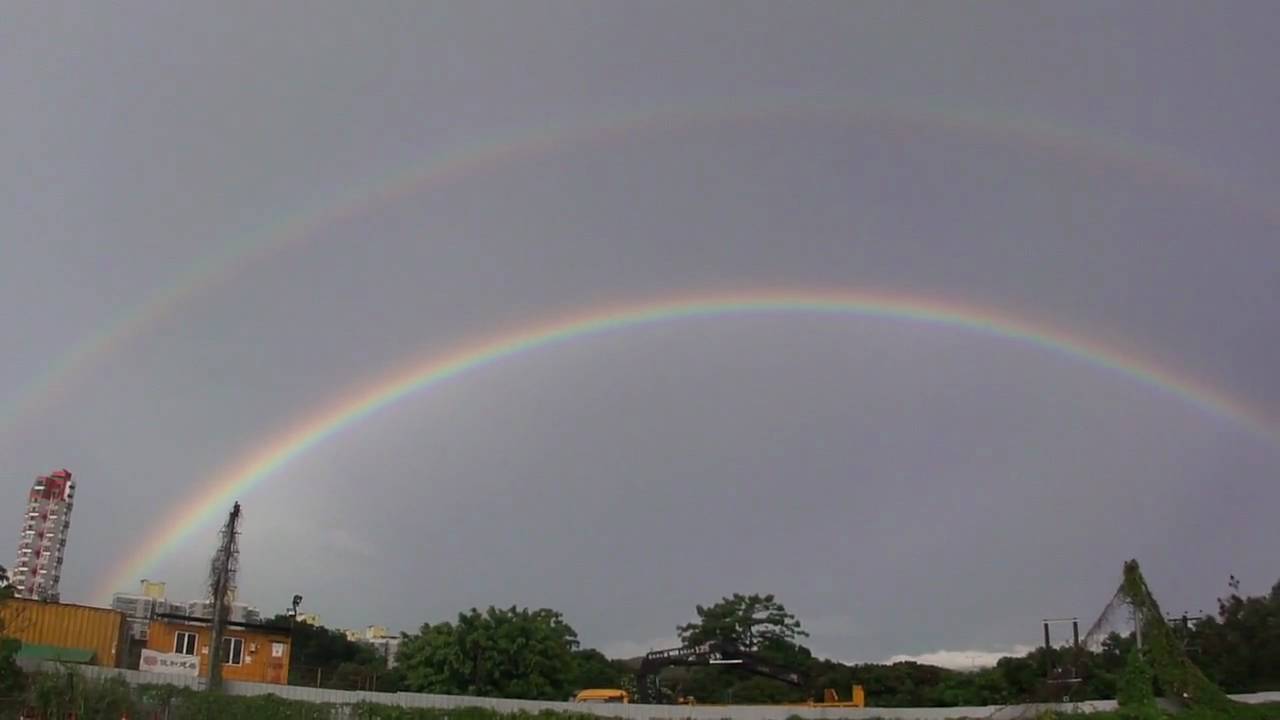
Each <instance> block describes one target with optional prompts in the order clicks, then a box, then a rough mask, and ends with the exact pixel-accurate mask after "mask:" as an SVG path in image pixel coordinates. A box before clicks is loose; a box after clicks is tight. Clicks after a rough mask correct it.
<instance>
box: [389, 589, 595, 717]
mask: <svg viewBox="0 0 1280 720" xmlns="http://www.w3.org/2000/svg"><path fill="white" fill-rule="evenodd" d="M577 647H578V634H577V633H576V632H574V630H573V628H572V627H570V626H569V624H568V623H566V622H565V621H564V618H563V616H561V615H560V613H558V612H556V611H554V610H548V609H545V608H543V609H539V610H529V609H527V608H516V607H511V608H508V609H501V610H500V609H498V608H494V607H490V608H489V609H488V610H486V611H484V612H481V611H479V610H476V609H475V608H472V609H471V611H470V612H468V613H460V614H459V615H458V621H457V622H456V623H448V622H445V623H439V624H436V625H429V624H426V625H423V626H422V628H421V629H420V630H419V631H418V633H417V634H416V635H409V636H406V637H405V639H404V641H403V642H402V644H401V646H400V652H399V654H398V655H397V662H398V663H399V665H400V666H401V667H402V668H403V670H404V686H405V689H408V690H414V691H417V692H430V693H446V694H451V695H483V696H493V697H509V698H524V699H530V700H564V699H565V698H567V697H568V696H569V694H570V693H571V692H572V691H573V689H574V688H572V687H571V684H570V681H571V679H572V678H573V676H574V673H575V671H576V670H577V669H578V664H577V663H575V656H574V650H576V649H577ZM587 661H589V659H588V660H587Z"/></svg>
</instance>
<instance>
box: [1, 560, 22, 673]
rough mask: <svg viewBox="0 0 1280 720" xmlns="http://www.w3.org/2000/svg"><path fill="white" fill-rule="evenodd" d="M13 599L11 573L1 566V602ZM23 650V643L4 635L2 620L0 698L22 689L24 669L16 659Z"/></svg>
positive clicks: (2, 621) (2, 622)
mask: <svg viewBox="0 0 1280 720" xmlns="http://www.w3.org/2000/svg"><path fill="white" fill-rule="evenodd" d="M11 597H13V587H12V586H10V585H9V572H8V571H7V570H5V567H4V566H3V565H0V602H3V601H4V600H5V599H6V598H11ZM21 648H22V643H20V642H18V641H17V640H14V639H13V638H11V637H7V636H6V635H5V634H4V620H2V619H0V698H6V697H10V696H12V695H15V694H17V693H18V692H19V690H20V689H21V688H22V669H21V668H19V667H18V662H17V660H15V659H14V656H15V655H17V654H18V650H20V649H21Z"/></svg>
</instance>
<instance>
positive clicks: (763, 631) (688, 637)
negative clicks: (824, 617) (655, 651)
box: [678, 593, 809, 651]
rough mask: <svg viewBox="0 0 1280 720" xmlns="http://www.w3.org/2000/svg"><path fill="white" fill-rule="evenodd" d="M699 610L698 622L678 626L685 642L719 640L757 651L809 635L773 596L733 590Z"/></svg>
mask: <svg viewBox="0 0 1280 720" xmlns="http://www.w3.org/2000/svg"><path fill="white" fill-rule="evenodd" d="M697 613H698V619H697V621H695V622H691V623H689V624H687V625H681V626H680V627H679V628H678V630H679V633H680V640H681V641H682V642H683V643H684V644H686V645H700V644H702V643H706V642H712V641H720V642H729V643H734V644H736V645H738V646H739V647H741V648H743V649H744V650H751V651H755V650H760V649H761V648H762V647H765V646H768V645H774V646H779V645H788V644H794V643H795V641H796V639H797V638H801V637H808V636H809V634H808V633H806V632H805V631H804V630H802V629H801V628H800V621H799V620H797V619H796V616H795V615H792V614H791V613H789V612H787V609H786V608H785V607H783V606H782V603H780V602H778V601H777V600H776V599H775V598H774V597H773V595H755V594H752V595H742V594H739V593H734V594H733V595H732V596H731V597H726V598H722V599H721V600H720V602H718V603H716V604H714V605H712V606H710V607H703V606H701V605H699V606H697Z"/></svg>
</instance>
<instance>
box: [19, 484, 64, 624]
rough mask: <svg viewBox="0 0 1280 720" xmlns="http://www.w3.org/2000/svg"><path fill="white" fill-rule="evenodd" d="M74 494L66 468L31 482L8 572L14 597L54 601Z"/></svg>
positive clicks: (56, 594) (56, 598)
mask: <svg viewBox="0 0 1280 720" xmlns="http://www.w3.org/2000/svg"><path fill="white" fill-rule="evenodd" d="M75 496H76V483H75V480H72V479H71V473H70V472H68V471H67V470H65V469H64V470H56V471H54V472H52V473H49V474H48V475H45V476H42V477H38V478H36V481H35V483H33V484H32V486H31V492H30V493H28V495H27V504H26V511H25V514H24V515H23V518H22V539H21V540H20V541H19V542H18V559H17V561H16V562H15V563H14V564H13V571H12V572H11V573H10V582H11V584H12V585H13V589H14V594H15V595H16V596H17V597H20V598H27V599H29V600H45V601H51V602H57V600H58V582H59V581H60V580H61V579H62V559H63V555H64V553H65V552H66V549H67V531H68V530H70V529H71V506H72V504H73V503H74V501H75Z"/></svg>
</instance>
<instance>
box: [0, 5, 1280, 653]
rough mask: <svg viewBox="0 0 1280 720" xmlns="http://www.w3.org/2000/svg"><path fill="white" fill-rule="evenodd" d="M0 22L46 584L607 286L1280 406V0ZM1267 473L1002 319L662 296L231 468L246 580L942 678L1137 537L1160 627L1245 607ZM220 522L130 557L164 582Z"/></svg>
mask: <svg viewBox="0 0 1280 720" xmlns="http://www.w3.org/2000/svg"><path fill="white" fill-rule="evenodd" d="M3 14H4V17H5V20H4V22H3V23H0V97H2V98H3V112H2V115H0V117H2V122H0V158H3V164H2V165H0V338H2V339H3V345H2V347H3V352H0V408H3V412H2V414H0V421H3V430H2V431H0V432H2V434H0V490H2V491H3V493H2V494H0V529H2V528H3V527H9V530H7V531H5V533H7V534H5V535H3V536H2V537H0V540H3V539H5V538H7V539H8V540H11V541H13V543H14V544H15V545H16V542H17V539H18V534H19V533H18V525H19V521H20V519H21V518H20V509H19V508H20V506H21V504H22V502H23V498H24V492H25V490H26V488H27V487H28V486H29V483H30V482H31V480H32V479H33V478H34V477H35V476H36V475H37V474H39V473H43V472H47V471H49V470H52V469H55V468H59V467H67V468H69V469H71V470H72V471H73V472H74V473H75V474H76V476H77V478H78V479H79V483H80V485H79V488H80V489H79V495H78V498H77V506H76V509H75V522H74V528H73V530H72V532H71V536H70V543H69V546H68V557H67V560H66V565H65V570H64V580H63V595H64V598H66V599H68V600H71V601H82V602H94V603H101V602H105V601H106V600H107V598H105V597H100V596H98V595H100V593H99V589H100V588H101V586H102V585H103V584H104V583H106V582H108V580H109V578H110V577H111V573H112V571H113V568H115V567H117V566H118V565H119V564H120V563H121V562H122V561H123V560H125V559H126V558H128V557H131V556H133V555H134V554H135V553H137V552H139V551H140V550H141V549H144V548H145V545H146V542H147V540H146V538H148V537H152V536H153V535H154V533H156V532H157V528H158V527H160V526H162V525H163V524H165V523H170V522H173V521H174V520H175V519H176V518H179V517H181V515H182V513H183V512H184V511H185V510H187V509H189V508H190V507H191V505H192V503H193V502H194V500H193V499H194V498H197V497H199V496H200V495H201V493H202V490H201V489H202V488H204V487H206V486H207V484H208V483H209V482H210V481H211V480H212V479H213V478H214V477H216V476H217V474H218V473H219V472H220V471H221V470H222V469H223V468H225V467H227V466H228V465H231V464H234V463H235V462H236V461H237V460H238V459H239V458H242V457H244V456H245V455H246V454H247V453H251V452H252V451H254V450H255V449H256V448H259V447H261V446H262V444H263V443H264V442H265V441H266V439H267V438H269V437H272V436H273V435H276V434H278V433H280V432H282V431H283V430H285V429H286V428H289V427H291V426H292V425H294V424H295V423H297V422H299V421H300V420H302V419H304V418H306V417H307V415H308V413H310V412H313V411H314V409H315V408H318V407H323V406H326V405H328V404H329V403H331V402H333V401H335V400H336V399H337V398H339V397H342V396H344V395H345V394H347V393H348V392H349V391H350V390H349V389H350V388H352V387H357V386H361V385H363V384H366V383H369V382H372V381H374V380H375V379H376V378H378V377H380V376H382V375H383V374H385V373H386V372H387V371H388V370H390V369H393V368H397V367H401V366H403V365H404V364H405V363H407V362H409V361H410V360H411V359H412V358H425V357H429V356H431V355H432V354H433V353H436V352H439V353H448V352H450V351H451V350H452V349H454V348H456V347H457V346H458V344H459V343H463V342H466V341H467V340H468V339H470V338H475V337H481V336H485V335H487V334H489V333H491V332H494V331H496V330H498V329H501V328H511V327H520V326H522V325H524V324H526V323H534V322H538V321H542V320H546V319H550V318H554V317H557V316H559V315H562V314H565V313H582V312H588V311H590V309H591V308H593V307H600V306H603V305H607V304H610V303H614V302H623V301H626V300H628V299H635V298H661V297H664V296H676V295H689V294H697V293H700V292H707V291H710V290H730V291H742V292H749V291H751V290H752V289H758V288H766V287H769V288H775V287H788V288H800V289H805V288H843V289H848V290H850V291H863V290H867V289H872V288H875V289H880V290H889V291H893V292H897V293H901V294H904V295H910V296H920V297H931V298H943V299H950V300H952V301H957V302H966V303H972V304H978V305H984V306H989V307H993V308H996V309H998V310H1000V311H1002V312H1005V313H1010V314H1016V315H1024V316H1028V317H1034V318H1040V319H1043V320H1045V321H1047V322H1050V323H1052V324H1054V325H1055V326H1058V327H1062V328H1067V329H1069V330H1071V331H1072V332H1074V333H1076V334H1078V335H1081V336H1085V337H1090V338H1094V339H1095V340H1096V341H1097V342H1100V343H1102V344H1112V345H1116V346H1120V347H1126V348H1130V349H1134V350H1137V351H1139V352H1141V353H1142V354H1143V355H1145V356H1147V357H1149V358H1152V359H1154V360H1156V361H1157V362H1158V363H1160V364H1161V365H1163V366H1165V367H1167V368H1169V369H1175V370H1177V371H1178V372H1181V373H1184V374H1185V375H1186V376H1187V377H1191V378H1194V379H1195V380H1196V381H1197V382H1199V383H1200V384H1201V385H1202V386H1203V387H1207V388H1211V389H1212V390H1213V391H1215V392H1219V393H1223V394H1226V395H1230V396H1233V397H1235V398H1237V399H1238V400H1239V401H1240V402H1241V403H1242V407H1243V405H1247V406H1249V407H1250V408H1252V409H1253V412H1254V413H1256V414H1257V415H1258V416H1267V415H1270V416H1271V417H1273V418H1274V417H1280V379H1278V377H1277V374H1276V368H1277V367H1280V326H1278V325H1277V322H1276V317H1277V311H1278V310H1280V242H1277V237H1278V233H1280V210H1277V208H1278V207H1280V143H1277V142H1276V137H1275V128H1276V127H1280V92H1277V83H1276V73H1275V68H1277V67H1280V45H1277V43H1276V42H1275V33H1274V29H1275V28H1276V27H1277V25H1280V5H1277V4H1276V3H1274V2H1245V1H1241V2H1232V3H1201V2H1171V1H1164V0H1161V1H1160V2H1154V1H1150V2H1148V1H1137V0H1134V1H1131V2H1124V3H1113V2H1077V3H1061V2H981V3H977V2H945V3H944V2H896V1H895V2H866V3H846V2H697V3H690V2H657V1H655V2H626V3H624V2H586V1H578V2H552V1H545V2H543V1H540V2H490V1H487V0H486V1H480V0H477V1H476V2H452V3H445V2H437V3H429V2H372V3H358V4H352V3H332V2H321V1H319V0H306V1H305V2H302V1H298V2H289V1H283V2H274V3H252V2H219V3H168V2H166V3H161V2H152V3H137V2H118V3H110V4H107V3H99V2H91V3H83V4H79V3H61V2H48V3H18V2H12V3H5V7H4V9H3ZM440 158H446V160H445V161H443V162H444V165H443V166H442V165H440V162H441V161H440V160H439V159H440ZM448 158H452V160H449V159H448ZM433 163H435V164H434V165H433ZM433 168H443V169H438V170H433ZM424 173H425V174H426V175H428V176H429V177H428V179H429V181H428V182H421V183H418V184H417V185H411V184H408V183H400V184H397V180H396V179H397V178H406V177H413V176H414V175H415V174H419V175H421V174H424ZM432 173H434V174H432ZM290 233H292V235H290ZM285 238H288V239H289V241H287V242H285V241H283V239H285ZM174 288H176V289H177V290H176V291H175V290H174ZM156 298H160V299H159V300H157V299H156ZM139 308H142V311H139ZM139 312H142V313H143V314H144V315H145V317H144V320H145V321H140V322H134V321H136V320H137V319H138V318H139V317H142V316H140V315H139ZM130 323H132V324H130ZM121 328H124V330H121ZM113 333H114V334H113ZM94 338H99V339H102V338H106V341H104V342H99V343H98V344H97V345H93V342H94V340H93V339H94ZM86 347H89V348H90V350H88V351H85V350H84V348H86ZM94 348H96V349H94ZM75 353H79V355H76V354H75ZM69 358H70V360H69ZM69 362H70V364H71V365H73V366H74V367H73V372H62V371H61V370H59V368H61V367H63V366H64V365H66V364H68V363H69ZM51 373H52V374H51ZM42 383H43V384H42ZM1278 473H1280V441H1277V433H1276V426H1275V425H1274V424H1272V425H1269V426H1267V425H1266V422H1265V421H1264V422H1261V423H1255V424H1254V426H1253V427H1252V428H1250V427H1249V425H1248V424H1247V423H1246V422H1243V421H1242V420H1241V418H1239V417H1235V418H1233V417H1224V416H1215V415H1213V414H1210V413H1208V412H1206V411H1205V410H1204V409H1203V408H1201V407H1197V406H1196V405H1195V404H1193V403H1188V402H1186V401H1184V400H1183V399H1180V398H1178V397H1176V396H1175V395H1173V394H1170V393H1166V392H1160V391H1158V390H1156V389H1153V388H1152V387H1150V386H1147V385H1143V384H1141V383H1139V382H1136V381H1135V380H1134V379H1133V378H1130V377H1126V376H1123V375H1121V374H1117V373H1115V372H1113V371H1110V370H1106V369H1104V368H1101V367H1099V366H1096V365H1091V364H1089V363H1086V362H1081V361H1080V360H1078V359H1072V358H1069V357H1067V356H1065V355H1062V354H1058V353H1053V352H1048V351H1046V350H1044V349H1041V348H1037V347H1035V346H1032V345H1029V344H1026V343H1018V342H1011V341H1007V340H997V339H993V338H991V337H989V336H984V335H980V334H975V333H973V332H971V331H967V330H963V329H959V328H954V327H950V328H948V327H938V326H929V325H920V324H912V323H907V322H902V321H893V320H886V319H883V318H881V319H868V318H861V319H860V318H856V317H840V318H835V317H817V316H806V315H790V316H782V315H767V314H758V313H757V314H750V313H748V314H743V315H739V316H735V317H732V318H722V319H718V320H710V321H707V320H703V321H679V322H674V321H673V322H667V323H662V324H658V325H652V326H647V327H644V328H639V329H635V330H631V331H627V332H619V333H612V334H608V335H605V336H600V337H595V338H588V339H582V340H578V341H575V342H569V343H562V344H559V345H557V346H555V347H552V348H547V349H544V350H541V351H538V352H534V353H526V354H523V355H520V356H517V357H514V358H510V359H508V360H506V361H503V362H501V363H497V364H494V365H491V366H488V367H485V368H483V369H479V370H476V371H474V372H471V373H468V374H467V375H465V376H463V377H461V378H459V379H457V380H456V381H454V382H451V383H448V384H446V385H443V386H440V387H438V388H435V389H433V390H431V391H430V392H425V393H421V394H417V395H414V396H412V397H410V398H407V399H405V400H404V401H403V402H400V403H397V404H395V405H394V406H392V407H390V408H388V409H386V410H385V411H383V412H380V413H378V414H375V415H374V416H372V417H371V418H369V419H368V420H367V421H364V422H361V423H358V424H356V425H354V426H353V427H351V428H349V429H348V430H346V431H344V432H342V433H339V434H337V435H335V436H334V437H333V438H331V439H330V440H328V441H326V442H324V443H321V444H320V445H319V446H318V447H316V448H314V449H313V450H311V451H310V452H307V453H304V454H302V455H301V456H299V457H298V458H297V459H296V460H294V461H293V462H291V463H289V464H288V465H286V466H285V467H283V468H281V469H280V470H279V472H277V473H276V474H274V475H273V476H271V477H270V478H269V479H268V480H267V481H266V482H264V483H262V484H260V485H258V486H257V487H256V488H254V489H252V490H251V491H247V492H245V493H243V494H242V495H241V496H240V500H241V501H242V502H243V503H244V507H245V521H244V536H243V540H242V548H243V560H242V573H241V588H242V597H243V598H244V599H246V600H248V601H250V602H252V603H254V604H257V605H259V606H260V607H262V608H263V609H264V610H267V611H277V610H280V609H282V608H283V607H284V606H285V605H286V604H287V602H288V598H289V597H290V596H291V595H292V594H293V593H295V592H297V593H301V594H303V595H304V597H305V602H304V606H305V608H306V609H308V610H311V611H313V612H316V613H318V614H319V615H320V616H321V618H322V620H323V621H324V622H325V623H326V624H330V625H333V626H339V627H342V626H363V625H367V624H372V623H379V624H385V625H388V626H391V627H392V628H395V629H403V630H412V629H415V628H416V627H417V626H418V625H419V624H420V623H422V622H424V621H432V622H435V621H441V620H445V619H449V618H450V617H452V616H453V615H454V614H455V613H457V612H458V611H460V610H464V609H466V608H468V607H471V606H473V605H479V606H486V605H489V604H498V605H503V604H511V603H518V604H522V605H531V606H549V607H553V608H557V609H559V610H562V611H563V612H564V613H565V614H566V616H567V618H568V620H569V621H570V622H571V623H572V624H573V625H574V627H576V628H577V629H578V630H579V632H580V634H581V636H582V639H583V641H584V643H586V644H588V645H592V646H597V647H601V648H603V649H605V650H606V651H607V652H610V653H612V654H619V655H625V654H630V653H633V652H637V651H643V650H645V649H647V648H649V647H651V646H653V645H655V644H661V643H664V642H666V641H668V640H669V639H670V638H671V637H672V636H673V635H674V634H675V626H676V625H677V624H679V623H682V622H686V621H688V620H690V619H691V618H692V616H693V611H694V606H695V605H696V604H698V603H704V604H705V603H709V602H712V601H714V600H716V599H717V598H719V597H721V596H723V595H727V594H730V593H733V592H772V593H775V594H777V595H778V597H779V599H781V600H782V601H783V602H784V603H785V604H786V605H787V606H788V607H789V608H790V609H792V610H793V611H794V612H796V613H797V614H798V615H799V616H800V618H801V620H802V622H803V623H804V624H805V626H806V627H807V628H808V629H809V630H810V631H811V632H812V638H811V645H812V647H813V648H814V650H815V651H816V652H818V653H820V654H822V655H826V656H830V657H836V658H842V659H858V660H879V659H884V658H888V657H891V656H895V655H912V656H914V655H922V654H931V655H930V656H931V657H933V658H935V659H937V658H941V659H943V660H948V659H950V660H954V659H955V658H956V657H963V658H967V657H969V656H971V655H976V654H978V653H982V652H1000V651H1005V650H1009V649H1011V648H1015V647H1017V646H1019V645H1026V644H1031V643H1034V642H1036V639H1037V637H1038V632H1039V627H1038V621H1039V618H1041V617H1044V616H1060V615H1079V616H1081V617H1083V618H1087V619H1092V618H1093V617H1094V616H1096V614H1097V613H1098V612H1100V611H1101V609H1102V607H1103V605H1104V604H1105V603H1106V602H1107V600H1108V599H1109V597H1110V594H1111V592H1112V591H1113V590H1114V587H1115V585H1116V583H1117V582H1118V578H1119V572H1120V566H1121V563H1122V561H1123V560H1125V559H1127V558H1129V557H1137V558H1139V559H1140V560H1141V561H1142V562H1143V563H1144V567H1145V568H1146V569H1147V571H1148V575H1149V576H1150V579H1151V581H1152V584H1153V587H1154V588H1155V590H1156V591H1157V593H1158V594H1159V596H1160V598H1161V600H1162V602H1163V604H1164V607H1165V608H1167V609H1168V610H1170V611H1179V610H1184V609H1185V610H1190V611H1193V612H1194V611H1197V610H1200V609H1211V608H1213V607H1214V598H1215V597H1216V596H1217V595H1218V594H1220V593H1221V592H1222V591H1223V590H1224V589H1225V582H1226V579H1227V575H1228V573H1234V574H1236V575H1237V576H1239V577H1240V578H1241V579H1242V582H1243V585H1244V590H1246V591H1250V592H1260V591H1263V590H1265V589H1266V588H1268V587H1270V585H1271V583H1273V582H1275V581H1276V579H1277V578H1280V555H1277V553H1276V548H1277V547H1280V523H1276V522H1275V508H1276V507H1277V506H1280V483H1277V474H1278ZM221 509H225V508H220V510H221ZM214 542H215V528H214V527H213V526H212V525H202V526H200V527H198V528H196V529H195V531H194V532H193V533H192V534H191V535H190V537H189V539H188V540H187V541H184V542H182V543H180V544H178V545H176V546H175V547H174V548H173V549H172V552H170V553H169V554H167V555H165V556H164V558H163V559H162V560H160V561H159V562H158V563H156V564H154V565H153V566H151V567H149V568H147V569H146V573H147V575H148V576H150V577H152V578H160V579H163V580H166V581H168V583H169V584H170V593H171V595H173V596H178V597H194V596H196V595H198V594H200V593H201V592H202V589H201V584H202V580H203V578H204V576H205V574H206V567H207V559H208V557H209V555H210V554H211V552H212V550H213V546H214ZM0 549H3V548H0ZM4 553H5V554H4V555H3V556H0V562H3V563H5V564H8V563H9V561H10V557H11V556H10V555H9V551H8V550H5V551H4ZM135 580H136V578H129V579H128V582H127V583H124V585H125V586H124V587H118V588H115V589H118V590H130V589H132V588H133V587H134V586H133V584H132V583H133V582H134V581H135ZM939 653H941V654H939ZM965 662H967V661H965Z"/></svg>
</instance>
